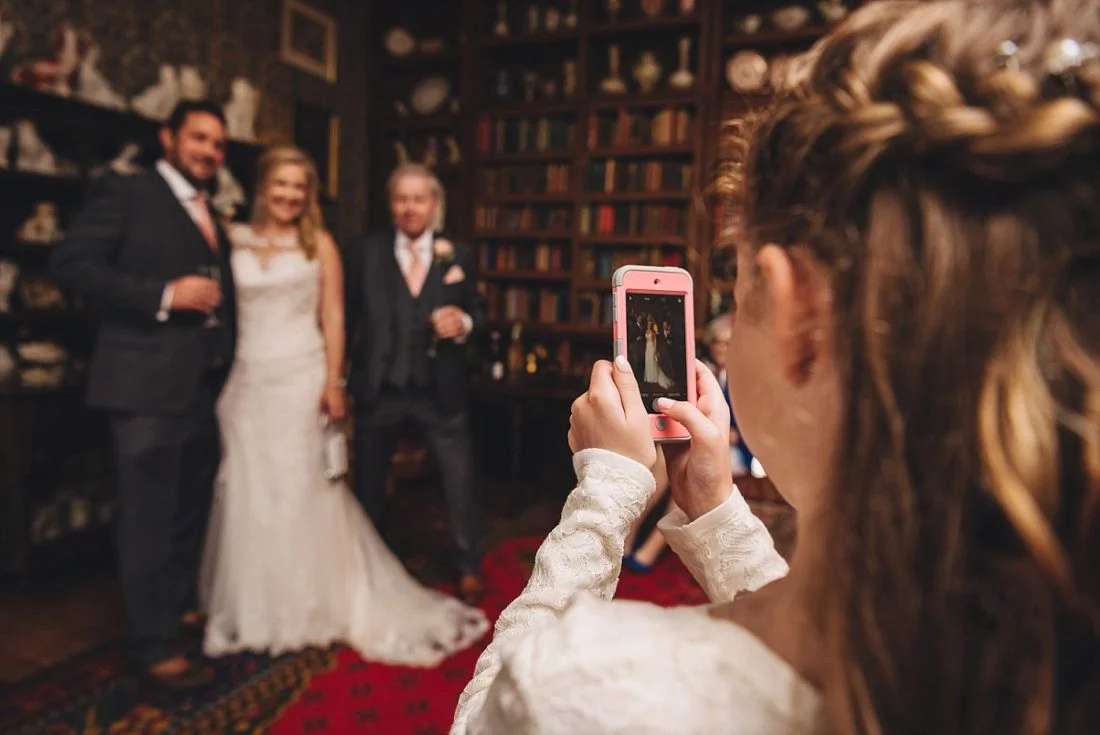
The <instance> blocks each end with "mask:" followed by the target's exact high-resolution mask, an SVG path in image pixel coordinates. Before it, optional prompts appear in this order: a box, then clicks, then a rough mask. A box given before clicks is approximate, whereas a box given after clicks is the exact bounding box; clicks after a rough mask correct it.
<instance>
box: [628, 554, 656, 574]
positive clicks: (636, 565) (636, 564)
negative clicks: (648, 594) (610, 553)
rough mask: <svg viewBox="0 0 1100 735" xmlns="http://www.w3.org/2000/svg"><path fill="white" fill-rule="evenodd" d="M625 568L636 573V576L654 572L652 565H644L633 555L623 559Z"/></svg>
mask: <svg viewBox="0 0 1100 735" xmlns="http://www.w3.org/2000/svg"><path fill="white" fill-rule="evenodd" d="M623 566H624V567H626V568H627V569H629V570H630V571H632V572H634V573H635V574H648V573H649V572H651V571H653V565H652V564H643V563H642V562H640V561H638V560H637V559H636V558H634V555H633V554H627V555H626V556H624V557H623Z"/></svg>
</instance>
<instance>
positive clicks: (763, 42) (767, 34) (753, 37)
mask: <svg viewBox="0 0 1100 735" xmlns="http://www.w3.org/2000/svg"><path fill="white" fill-rule="evenodd" d="M828 31H829V27H828V26H819V25H811V26H803V27H802V28H796V29H795V30H793V31H784V30H768V31H761V32H760V33H741V32H737V33H730V34H727V35H726V37H725V38H724V39H723V41H724V43H725V45H726V46H737V47H742V48H745V47H749V48H751V47H759V46H776V45H779V44H784V43H802V42H805V41H814V40H816V39H818V38H820V37H821V36H823V35H825V34H826V33H827V32H828Z"/></svg>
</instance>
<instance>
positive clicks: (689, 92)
mask: <svg viewBox="0 0 1100 735" xmlns="http://www.w3.org/2000/svg"><path fill="white" fill-rule="evenodd" d="M697 104H699V93H698V92H697V91H696V90H695V89H658V90H654V91H652V92H625V93H624V94H604V93H602V92H596V93H594V94H593V95H591V96H590V97H589V106H590V107H591V108H592V109H593V110H614V109H618V108H620V107H669V106H673V105H675V106H685V105H697Z"/></svg>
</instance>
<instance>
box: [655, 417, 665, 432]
mask: <svg viewBox="0 0 1100 735" xmlns="http://www.w3.org/2000/svg"><path fill="white" fill-rule="evenodd" d="M654 424H655V425H656V427H657V431H664V430H665V429H667V428H668V419H666V418H665V417H664V416H658V417H657V420H656V421H655V422H654Z"/></svg>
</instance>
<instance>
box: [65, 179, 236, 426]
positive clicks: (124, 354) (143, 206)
mask: <svg viewBox="0 0 1100 735" xmlns="http://www.w3.org/2000/svg"><path fill="white" fill-rule="evenodd" d="M218 239H219V241H220V257H219V261H220V265H221V272H222V276H221V285H222V296H223V303H224V304H225V308H224V313H225V314H226V318H225V319H224V321H225V322H226V324H227V326H228V327H229V329H230V334H231V337H232V341H233V342H234V343H235V341H236V321H237V320H236V307H235V304H236V295H235V291H234V288H233V275H232V272H231V270H230V268H229V260H228V258H229V241H228V240H227V239H226V237H225V234H224V233H223V232H222V230H221V228H220V227H218ZM211 258H212V255H211V253H210V246H209V245H208V244H207V242H206V239H205V238H204V237H203V235H202V233H201V232H200V231H199V228H198V227H197V226H196V225H195V223H194V221H193V220H192V219H191V217H190V216H189V215H188V213H187V210H185V209H184V208H183V205H182V204H181V203H180V202H179V200H178V199H176V197H175V194H173V192H172V190H171V188H170V187H169V186H168V182H166V181H165V180H164V178H163V177H162V176H161V175H160V174H159V173H157V172H156V171H155V170H150V171H147V172H144V173H141V174H137V175H134V176H126V177H122V176H109V177H108V178H106V179H105V180H104V181H103V182H101V183H100V184H99V185H98V186H97V187H96V191H94V192H93V194H92V196H91V197H90V199H89V201H88V203H87V205H86V206H85V207H84V209H83V210H82V211H81V212H80V214H78V215H77V217H76V219H75V221H74V222H73V223H72V225H71V226H70V227H69V228H68V230H67V232H66V234H65V238H64V239H63V240H62V241H61V242H59V243H57V245H56V246H55V249H54V252H53V257H52V266H53V272H54V277H55V278H56V279H57V282H58V283H59V284H60V285H61V286H62V287H63V288H66V289H69V290H71V291H73V292H76V293H79V294H81V295H83V296H85V297H87V298H88V299H89V300H90V301H91V302H92V303H94V304H95V306H96V307H97V308H98V309H99V312H100V316H101V319H100V327H99V333H98V335H97V339H96V346H95V352H94V354H93V356H92V364H91V369H90V375H89V380H88V403H89V404H90V405H92V406H94V407H97V408H105V409H111V410H117V411H133V412H138V413H176V412H180V411H183V410H185V409H186V408H187V406H188V405H189V404H190V402H191V401H192V400H193V399H194V396H195V391H196V390H197V389H198V387H199V384H200V381H201V380H202V377H203V374H204V372H205V370H206V367H207V365H206V350H205V345H206V334H205V328H204V326H203V322H204V320H205V315H203V314H201V313H198V312H196V313H183V312H172V313H171V316H170V318H169V319H168V320H167V321H165V322H159V321H157V318H156V315H157V312H158V311H160V301H161V297H162V295H163V293H164V287H165V286H166V285H167V284H168V282H169V281H172V280H174V279H176V278H179V277H180V276H185V275H195V274H197V273H199V268H200V266H202V265H203V264H209V263H210V262H211Z"/></svg>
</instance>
